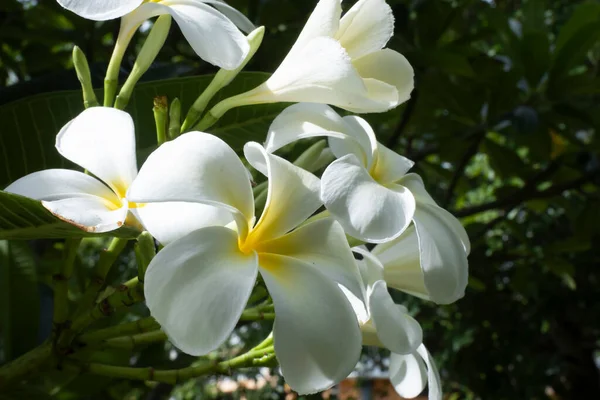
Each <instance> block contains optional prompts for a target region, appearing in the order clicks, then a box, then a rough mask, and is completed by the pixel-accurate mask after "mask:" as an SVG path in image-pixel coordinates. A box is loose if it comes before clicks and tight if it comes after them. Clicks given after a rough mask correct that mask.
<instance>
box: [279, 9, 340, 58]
mask: <svg viewBox="0 0 600 400" xmlns="http://www.w3.org/2000/svg"><path fill="white" fill-rule="evenodd" d="M341 15H342V6H341V1H339V0H320V1H319V2H318V3H317V5H316V7H315V9H314V10H313V12H312V13H311V15H310V17H309V18H308V21H306V24H305V25H304V28H303V29H302V32H300V35H298V39H296V42H295V43H294V46H293V47H292V50H290V53H293V52H294V51H298V49H301V48H303V47H304V46H306V45H307V44H308V43H309V42H310V41H311V40H312V39H315V38H318V37H333V36H334V35H335V33H336V32H337V31H338V27H339V24H340V17H341Z"/></svg>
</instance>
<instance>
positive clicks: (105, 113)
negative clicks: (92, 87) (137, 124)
mask: <svg viewBox="0 0 600 400" xmlns="http://www.w3.org/2000/svg"><path fill="white" fill-rule="evenodd" d="M56 149H57V150H58V152H59V153H60V154H61V155H62V156H63V157H65V158H66V159H68V160H70V161H72V162H74V163H75V164H77V165H79V166H81V167H83V168H85V169H87V170H88V171H90V172H91V173H92V174H94V175H96V176H97V177H98V178H100V179H101V180H103V181H104V182H105V183H106V184H107V185H108V186H110V188H111V189H112V190H113V191H114V192H115V193H117V195H119V197H124V196H125V192H126V191H127V188H128V187H129V185H130V184H131V182H133V179H134V178H135V176H136V174H137V161H136V157H135V129H134V127H133V120H132V119H131V117H130V116H129V114H127V113H126V112H124V111H120V110H117V109H115V108H109V107H91V108H88V109H87V110H85V111H83V112H82V113H81V114H79V115H78V116H77V117H75V119H73V120H72V121H70V122H69V123H67V124H66V125H65V126H64V127H63V128H62V129H61V131H60V132H59V133H58V135H57V136H56Z"/></svg>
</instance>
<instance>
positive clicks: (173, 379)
mask: <svg viewBox="0 0 600 400" xmlns="http://www.w3.org/2000/svg"><path fill="white" fill-rule="evenodd" d="M274 352H275V349H274V348H273V346H270V347H266V348H264V349H260V350H251V351H249V352H248V353H245V354H242V355H240V356H238V357H234V358H232V359H230V360H227V361H222V362H220V363H215V362H207V363H204V364H202V365H198V366H193V367H187V368H182V369H174V370H155V369H154V368H130V367H117V366H113V365H104V364H97V363H81V364H80V363H76V362H72V361H71V362H66V363H65V364H67V363H68V364H69V366H72V367H75V368H78V370H79V371H81V372H86V373H91V374H95V375H102V376H108V377H112V378H122V379H123V378H124V379H133V380H142V381H155V382H164V383H170V384H172V385H175V384H177V383H179V382H183V381H186V380H188V379H191V378H196V377H199V376H203V375H207V374H210V373H229V372H230V371H231V370H233V369H237V368H244V367H251V366H254V365H255V363H256V362H257V361H263V360H264V359H267V358H269V357H270V356H271V355H272V354H273V353H274Z"/></svg>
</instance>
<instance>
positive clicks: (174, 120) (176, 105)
mask: <svg viewBox="0 0 600 400" xmlns="http://www.w3.org/2000/svg"><path fill="white" fill-rule="evenodd" d="M180 132H181V102H180V101H179V99H178V98H177V97H175V98H174V99H173V101H172V102H171V106H170V107H169V140H173V139H175V138H176V137H177V136H179V133H180Z"/></svg>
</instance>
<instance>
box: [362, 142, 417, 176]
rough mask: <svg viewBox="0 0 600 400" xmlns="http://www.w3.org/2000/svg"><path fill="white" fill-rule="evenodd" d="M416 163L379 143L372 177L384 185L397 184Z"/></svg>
mask: <svg viewBox="0 0 600 400" xmlns="http://www.w3.org/2000/svg"><path fill="white" fill-rule="evenodd" d="M413 165H415V163H414V162H412V161H411V160H409V159H408V158H406V157H404V156H401V155H400V154H398V153H396V152H395V151H392V150H390V149H388V148H387V147H385V146H384V145H383V144H381V143H377V162H376V163H375V165H374V168H373V169H372V171H371V176H372V177H373V178H374V179H375V180H376V181H377V182H379V183H381V184H382V185H385V184H388V183H394V182H397V181H398V180H399V179H400V178H402V177H403V176H404V175H405V174H406V173H407V172H408V171H409V170H410V169H411V168H412V167H413Z"/></svg>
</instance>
